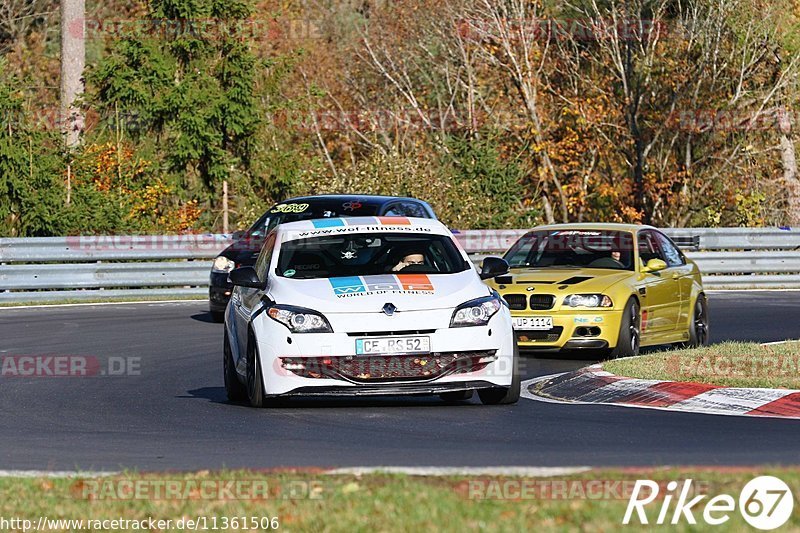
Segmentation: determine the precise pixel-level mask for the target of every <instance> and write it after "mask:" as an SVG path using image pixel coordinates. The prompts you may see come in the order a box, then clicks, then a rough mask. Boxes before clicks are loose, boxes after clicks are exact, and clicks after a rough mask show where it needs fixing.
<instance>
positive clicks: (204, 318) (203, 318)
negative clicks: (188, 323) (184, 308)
mask: <svg viewBox="0 0 800 533" xmlns="http://www.w3.org/2000/svg"><path fill="white" fill-rule="evenodd" d="M191 319H192V320H197V321H198V322H206V323H208V324H217V322H214V320H213V319H212V318H211V313H210V312H208V311H204V312H202V313H197V314H196V315H192V316H191Z"/></svg>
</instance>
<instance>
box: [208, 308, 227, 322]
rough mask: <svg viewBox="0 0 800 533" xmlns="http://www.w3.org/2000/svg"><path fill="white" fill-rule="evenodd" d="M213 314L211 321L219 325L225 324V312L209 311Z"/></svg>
mask: <svg viewBox="0 0 800 533" xmlns="http://www.w3.org/2000/svg"><path fill="white" fill-rule="evenodd" d="M209 313H210V314H211V321H212V322H216V323H217V324H222V323H223V322H225V311H209Z"/></svg>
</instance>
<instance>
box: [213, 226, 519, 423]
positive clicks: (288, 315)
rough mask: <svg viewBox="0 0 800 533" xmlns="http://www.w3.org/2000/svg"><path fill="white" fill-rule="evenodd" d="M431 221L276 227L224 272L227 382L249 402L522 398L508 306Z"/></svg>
mask: <svg viewBox="0 0 800 533" xmlns="http://www.w3.org/2000/svg"><path fill="white" fill-rule="evenodd" d="M507 271H508V264H507V263H506V262H505V261H504V260H502V259H499V258H487V259H486V260H484V263H483V268H482V271H481V273H480V275H479V274H478V272H477V271H476V269H475V267H474V266H473V264H472V262H470V260H469V257H468V256H467V254H466V252H464V250H463V249H462V248H461V247H460V246H459V245H458V242H457V241H456V240H455V239H454V238H453V235H452V234H451V233H450V231H449V230H448V229H447V228H446V227H445V226H444V225H442V224H441V223H440V222H437V221H436V220H430V219H421V218H404V217H355V218H324V219H317V220H307V221H302V222H293V223H289V224H282V225H280V226H278V227H277V228H275V230H273V231H272V233H270V235H268V236H267V238H266V239H265V242H264V247H263V249H262V250H261V254H260V255H259V258H258V261H257V262H256V265H255V267H241V268H238V269H236V270H233V271H232V272H231V273H230V279H231V282H233V284H234V285H235V289H234V291H233V294H232V296H231V301H230V303H229V304H228V307H227V309H226V312H225V341H224V372H225V389H226V391H227V394H228V398H230V399H231V400H245V399H247V400H249V401H250V404H251V405H253V406H256V407H260V406H264V405H266V404H267V403H268V402H269V400H270V399H271V398H276V397H284V396H293V395H302V396H306V395H398V394H439V395H440V396H441V397H442V398H443V399H445V400H448V401H457V400H465V399H468V398H470V397H471V396H472V393H473V391H475V390H477V391H478V395H479V396H480V399H481V401H482V402H483V403H485V404H509V403H515V402H516V401H517V400H518V399H519V394H520V379H519V374H518V371H517V352H516V343H515V341H514V336H513V330H512V326H511V314H510V312H509V309H508V307H507V305H506V304H505V303H504V302H503V300H502V299H501V298H500V296H499V295H498V294H497V293H496V292H495V291H493V290H491V289H489V288H488V287H487V286H486V285H485V284H484V283H482V282H481V279H487V278H489V277H494V276H497V275H501V274H503V273H505V272H507Z"/></svg>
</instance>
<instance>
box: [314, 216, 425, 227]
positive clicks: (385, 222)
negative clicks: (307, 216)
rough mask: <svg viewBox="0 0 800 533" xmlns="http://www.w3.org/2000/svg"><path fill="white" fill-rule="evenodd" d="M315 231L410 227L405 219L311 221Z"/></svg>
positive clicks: (408, 221) (356, 218)
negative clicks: (324, 229)
mask: <svg viewBox="0 0 800 533" xmlns="http://www.w3.org/2000/svg"><path fill="white" fill-rule="evenodd" d="M311 223H312V224H314V228H315V229H321V228H341V227H344V226H374V225H381V226H410V225H411V221H410V220H408V218H406V217H352V218H334V219H319V220H312V221H311Z"/></svg>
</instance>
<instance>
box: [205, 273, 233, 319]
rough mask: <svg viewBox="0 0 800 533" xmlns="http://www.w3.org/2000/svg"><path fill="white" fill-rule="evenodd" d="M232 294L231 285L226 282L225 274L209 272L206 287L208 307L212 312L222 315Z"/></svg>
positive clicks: (226, 274)
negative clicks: (208, 282)
mask: <svg viewBox="0 0 800 533" xmlns="http://www.w3.org/2000/svg"><path fill="white" fill-rule="evenodd" d="M231 292H233V284H232V283H231V282H230V281H228V273H227V272H211V279H210V284H209V286H208V307H209V309H210V310H211V311H213V312H219V313H223V312H225V308H226V307H227V306H228V301H229V300H230V299H231Z"/></svg>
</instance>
